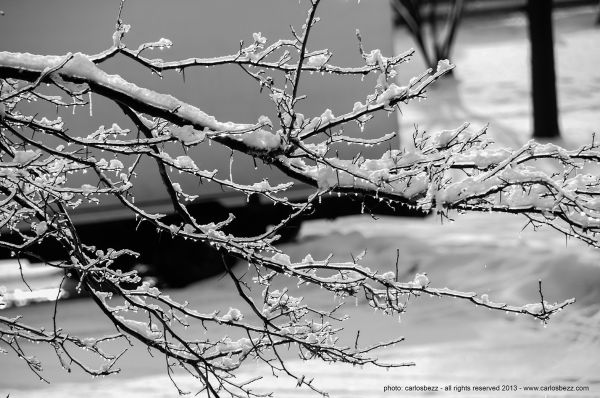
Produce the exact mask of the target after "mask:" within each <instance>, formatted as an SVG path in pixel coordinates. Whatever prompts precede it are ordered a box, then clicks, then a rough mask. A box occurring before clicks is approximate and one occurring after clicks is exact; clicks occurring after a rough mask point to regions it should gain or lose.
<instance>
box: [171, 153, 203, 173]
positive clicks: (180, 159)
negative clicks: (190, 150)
mask: <svg viewBox="0 0 600 398" xmlns="http://www.w3.org/2000/svg"><path fill="white" fill-rule="evenodd" d="M173 163H174V164H175V166H177V167H181V168H182V169H192V170H195V169H197V168H198V166H196V163H194V161H193V160H192V158H190V157H189V156H187V155H182V156H177V159H175V160H174V161H173Z"/></svg>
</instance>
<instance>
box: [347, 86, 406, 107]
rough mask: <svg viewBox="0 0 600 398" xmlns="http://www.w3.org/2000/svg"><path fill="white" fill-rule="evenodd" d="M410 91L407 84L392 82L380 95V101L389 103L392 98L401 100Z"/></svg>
mask: <svg viewBox="0 0 600 398" xmlns="http://www.w3.org/2000/svg"><path fill="white" fill-rule="evenodd" d="M407 93H408V88H407V87H405V86H402V87H399V86H397V85H395V84H393V83H392V84H390V86H389V87H388V88H387V89H386V90H385V91H384V92H383V93H381V94H380V95H379V98H378V101H379V102H383V103H388V104H389V102H390V101H392V100H399V99H400V98H402V97H403V96H405V95H406V94H407ZM355 106H356V105H355Z"/></svg>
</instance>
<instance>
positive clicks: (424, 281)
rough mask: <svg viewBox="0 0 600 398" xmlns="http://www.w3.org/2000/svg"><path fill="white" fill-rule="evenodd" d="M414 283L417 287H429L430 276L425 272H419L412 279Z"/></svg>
mask: <svg viewBox="0 0 600 398" xmlns="http://www.w3.org/2000/svg"><path fill="white" fill-rule="evenodd" d="M412 285H413V286H414V287H416V288H421V287H427V285H429V278H428V277H427V275H425V274H417V275H415V279H414V280H413V281H412Z"/></svg>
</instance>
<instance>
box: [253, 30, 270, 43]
mask: <svg viewBox="0 0 600 398" xmlns="http://www.w3.org/2000/svg"><path fill="white" fill-rule="evenodd" d="M252 39H254V42H255V43H257V44H265V43H266V42H267V38H266V37H264V36H263V35H262V33H261V32H255V33H252Z"/></svg>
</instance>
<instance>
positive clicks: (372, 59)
mask: <svg viewBox="0 0 600 398" xmlns="http://www.w3.org/2000/svg"><path fill="white" fill-rule="evenodd" d="M365 61H366V62H367V65H379V66H380V67H384V65H385V62H386V58H385V57H384V56H383V55H381V50H380V49H378V48H376V49H374V50H372V51H371V52H370V53H368V54H366V59H365Z"/></svg>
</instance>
